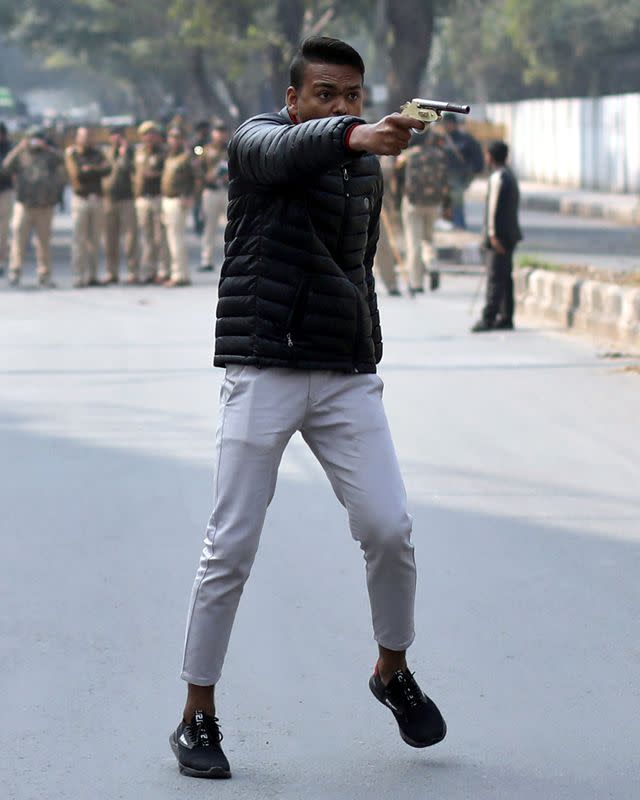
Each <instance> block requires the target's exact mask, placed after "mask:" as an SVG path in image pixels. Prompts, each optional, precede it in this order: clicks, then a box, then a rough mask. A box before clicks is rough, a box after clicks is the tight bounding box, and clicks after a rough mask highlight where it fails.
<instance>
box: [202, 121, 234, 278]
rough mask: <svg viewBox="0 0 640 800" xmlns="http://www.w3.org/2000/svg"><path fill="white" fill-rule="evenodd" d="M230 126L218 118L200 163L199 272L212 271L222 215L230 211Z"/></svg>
mask: <svg viewBox="0 0 640 800" xmlns="http://www.w3.org/2000/svg"><path fill="white" fill-rule="evenodd" d="M228 144H229V129H228V128H227V126H226V125H225V123H224V122H223V121H222V120H216V121H215V122H214V124H213V128H212V130H211V137H210V140H209V143H208V144H207V146H206V147H205V148H204V152H203V154H202V156H201V158H200V161H199V165H200V169H201V175H202V185H203V191H202V211H203V215H204V233H203V237H202V253H201V256H200V265H201V266H200V272H213V270H214V262H215V253H216V246H217V245H218V244H220V242H219V239H220V235H221V232H222V227H221V225H220V219H221V217H222V216H223V214H224V216H225V221H226V211H227V200H228V186H229V177H228V176H229V167H228V163H227V145H228Z"/></svg>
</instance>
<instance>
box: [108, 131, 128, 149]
mask: <svg viewBox="0 0 640 800" xmlns="http://www.w3.org/2000/svg"><path fill="white" fill-rule="evenodd" d="M123 138H124V137H123V136H122V135H121V134H120V133H112V134H111V135H110V136H109V141H110V142H111V145H112V147H120V145H121V144H122V141H123Z"/></svg>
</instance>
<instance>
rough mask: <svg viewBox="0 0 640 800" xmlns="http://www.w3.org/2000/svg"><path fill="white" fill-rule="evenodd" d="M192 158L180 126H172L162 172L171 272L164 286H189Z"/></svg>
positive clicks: (163, 211)
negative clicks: (189, 220) (188, 228)
mask: <svg viewBox="0 0 640 800" xmlns="http://www.w3.org/2000/svg"><path fill="white" fill-rule="evenodd" d="M196 188H197V187H196V167H195V164H194V157H193V154H192V152H191V150H190V149H189V148H187V147H186V142H185V135H184V133H183V131H182V130H181V129H180V128H171V129H170V130H169V133H168V135H167V154H166V158H165V162H164V169H163V171H162V182H161V189H162V220H163V223H164V226H165V230H166V234H167V243H168V245H169V253H170V255H171V275H170V277H169V279H168V280H167V281H165V283H164V285H165V286H166V287H167V288H174V287H177V286H189V284H190V283H191V280H190V278H189V257H188V252H187V240H186V229H187V214H188V212H189V209H190V208H191V207H192V205H193V197H194V194H195V193H196Z"/></svg>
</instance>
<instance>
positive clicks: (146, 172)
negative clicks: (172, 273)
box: [133, 120, 169, 283]
mask: <svg viewBox="0 0 640 800" xmlns="http://www.w3.org/2000/svg"><path fill="white" fill-rule="evenodd" d="M138 135H139V136H140V138H141V139H142V142H141V144H139V145H138V147H137V148H136V153H135V161H134V173H133V189H134V194H135V203H136V217H137V220H138V234H139V236H140V238H141V240H142V262H141V273H142V275H141V282H142V283H154V282H156V283H164V282H165V281H166V280H167V279H168V278H169V251H168V248H167V238H166V235H165V231H164V226H163V224H162V197H161V194H160V182H161V180H162V170H163V167H164V159H165V149H164V142H163V137H162V130H161V128H160V126H159V125H157V124H156V123H155V122H152V121H150V120H147V121H146V122H143V123H142V125H140V127H139V128H138Z"/></svg>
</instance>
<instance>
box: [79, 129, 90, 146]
mask: <svg viewBox="0 0 640 800" xmlns="http://www.w3.org/2000/svg"><path fill="white" fill-rule="evenodd" d="M91 143H92V139H91V131H90V130H89V128H78V132H77V133H76V144H77V145H78V147H83V148H84V147H90V146H91Z"/></svg>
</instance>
